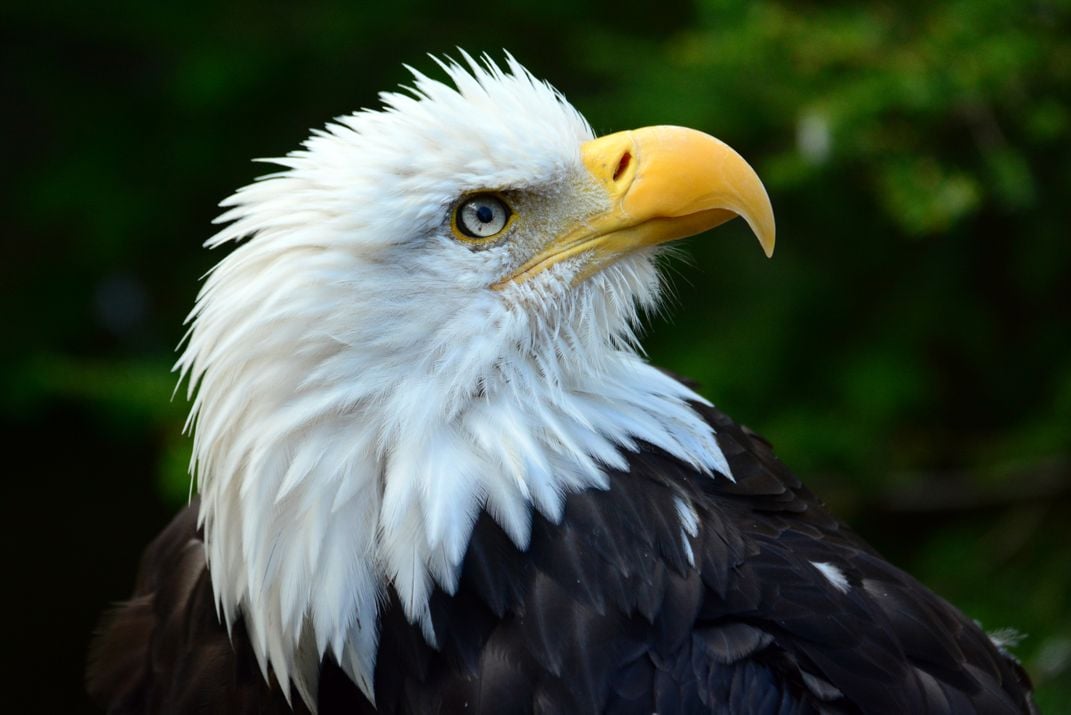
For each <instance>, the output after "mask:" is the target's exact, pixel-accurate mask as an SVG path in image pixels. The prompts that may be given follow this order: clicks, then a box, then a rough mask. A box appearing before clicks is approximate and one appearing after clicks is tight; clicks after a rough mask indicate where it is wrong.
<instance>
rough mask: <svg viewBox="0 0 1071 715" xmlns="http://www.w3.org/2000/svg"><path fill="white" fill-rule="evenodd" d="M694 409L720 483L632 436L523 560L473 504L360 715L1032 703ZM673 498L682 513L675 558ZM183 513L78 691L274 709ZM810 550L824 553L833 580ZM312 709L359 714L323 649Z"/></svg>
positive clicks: (277, 705)
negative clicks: (431, 628)
mask: <svg viewBox="0 0 1071 715" xmlns="http://www.w3.org/2000/svg"><path fill="white" fill-rule="evenodd" d="M698 409H700V410H702V411H703V412H704V414H705V415H706V417H707V419H708V420H709V421H710V422H711V423H712V424H713V425H714V426H715V428H716V429H717V431H718V441H719V443H720V444H721V446H722V449H723V451H724V452H725V454H726V457H727V458H728V460H729V463H730V465H731V467H732V469H733V473H734V476H735V477H736V483H735V484H734V483H731V482H729V481H728V480H726V479H723V478H720V477H715V478H711V477H709V476H706V475H702V474H699V473H697V472H695V471H694V470H693V469H691V468H690V467H688V466H687V465H684V464H682V463H681V462H679V461H677V460H675V459H674V458H672V457H670V456H668V455H666V454H665V453H662V452H660V451H658V450H655V449H653V448H648V449H645V450H642V451H641V452H639V453H637V454H635V455H631V457H630V471H629V472H627V473H621V472H615V473H613V474H612V475H611V484H612V486H611V488H610V489H609V490H608V491H587V492H583V493H579V494H574V495H572V496H570V497H569V499H568V502H567V506H566V512H565V518H564V519H563V521H562V523H561V524H551V523H549V522H547V521H546V520H544V519H542V518H541V517H536V518H535V520H534V528H533V535H532V542H531V546H530V548H529V549H528V550H527V551H526V552H520V551H518V550H517V549H516V548H515V547H514V546H513V544H512V543H511V542H510V540H509V539H508V538H507V536H506V535H505V534H504V533H503V532H502V530H501V529H499V528H498V526H497V525H496V524H495V523H494V522H493V520H491V519H490V517H488V516H487V515H486V514H485V515H483V516H482V517H481V518H480V520H479V521H478V523H477V526H476V529H475V531H474V533H473V537H472V541H471V544H470V547H469V551H468V553H467V555H466V558H465V562H464V566H463V571H462V577H461V583H460V587H459V589H458V592H457V594H455V595H454V596H447V595H446V594H444V593H442V592H439V591H437V592H436V593H435V594H434V596H433V598H432V613H433V621H434V625H435V630H436V633H437V635H438V640H439V643H440V650H438V651H436V650H433V649H431V648H430V647H428V646H427V645H426V643H425V642H424V640H423V638H422V637H421V635H420V631H419V629H418V628H416V627H414V626H412V625H410V624H409V623H407V622H406V621H405V619H404V618H403V616H402V614H401V609H400V607H399V606H398V604H397V601H396V598H394V597H393V594H392V599H391V601H390V602H389V603H387V604H386V606H385V608H384V610H383V613H382V623H381V637H380V648H379V653H378V659H377V667H376V675H375V690H376V699H377V705H378V712H380V713H453V712H470V713H562V714H563V715H564V714H570V713H589V712H590V713H594V712H612V713H651V712H658V713H661V714H662V715H673V714H675V713H735V714H736V715H746V714H748V713H814V712H828V713H895V714H897V715H900V714H902V713H972V712H978V713H1023V712H1031V711H1032V710H1033V706H1032V701H1031V698H1030V684H1029V681H1028V679H1027V677H1026V675H1025V673H1024V672H1023V671H1022V669H1021V668H1020V667H1019V665H1018V664H1017V663H1016V662H1015V661H1014V660H1013V659H1012V658H1011V657H1010V656H1008V655H1007V654H1005V653H1003V652H1002V651H1000V650H999V649H998V648H997V647H995V646H994V645H993V644H992V643H991V642H990V640H989V639H988V638H987V637H986V635H985V634H984V633H983V632H982V631H981V630H980V629H979V627H978V626H977V625H976V624H975V623H973V622H972V621H971V620H970V619H969V618H967V617H966V616H964V615H963V614H962V613H960V612H959V611H957V610H956V609H955V608H953V607H952V606H950V605H949V604H947V603H946V602H945V601H943V600H942V599H940V598H939V597H938V596H936V595H934V594H933V593H931V592H930V591H928V590H927V589H926V588H925V587H923V586H922V585H920V584H919V583H917V582H916V581H915V580H914V579H912V578H911V577H910V576H908V575H907V574H905V573H903V572H902V571H900V570H898V569H896V568H895V567H893V566H891V565H889V564H888V563H887V562H885V561H884V560H882V559H881V557H880V556H878V555H877V554H876V553H875V552H874V551H873V550H872V549H870V548H869V547H868V546H867V545H866V544H864V543H863V542H862V541H861V540H860V539H859V538H858V537H857V536H855V535H854V534H853V533H852V532H851V531H849V530H848V529H846V528H845V527H843V526H842V525H840V524H839V523H838V522H837V521H835V520H834V519H833V518H832V517H830V516H829V515H828V513H827V512H826V511H825V509H824V508H823V507H822V506H821V505H820V503H819V502H818V501H817V500H816V499H815V498H814V497H813V496H812V495H811V494H810V492H808V491H807V490H806V488H804V487H803V486H802V485H801V484H800V482H799V481H798V480H797V479H796V478H795V477H794V476H792V474H791V473H789V472H788V470H787V469H786V468H785V467H784V466H783V465H782V464H781V463H780V462H778V461H777V459H776V458H775V457H774V456H773V454H772V452H771V450H770V448H769V446H768V445H767V444H766V443H765V442H764V441H762V440H761V439H760V438H757V437H755V436H754V435H752V434H751V433H749V432H747V431H746V430H744V429H742V428H740V427H738V426H737V425H735V424H734V423H733V422H732V421H731V420H729V419H728V418H727V417H726V416H725V415H723V414H722V413H720V412H718V411H716V410H714V409H705V408H698ZM675 497H683V498H684V499H686V500H687V501H688V502H690V503H691V504H692V505H693V507H694V508H695V510H696V511H697V512H698V514H699V516H700V531H699V534H698V536H697V537H695V538H690V539H689V542H690V546H691V550H692V552H693V554H694V562H695V566H694V568H693V567H692V566H690V565H689V561H688V554H687V551H686V547H685V544H684V541H683V538H682V531H681V524H680V519H679V517H678V514H677V511H676V508H675V505H674V498H675ZM195 510H196V504H194V505H192V506H191V507H189V508H187V509H186V510H184V511H183V512H182V513H180V514H179V515H178V516H177V517H176V518H175V520H174V521H173V522H172V523H171V525H170V526H168V528H167V529H166V530H165V531H164V532H163V533H162V534H161V535H160V536H159V537H158V538H157V540H156V541H155V542H154V543H153V544H152V545H151V546H150V547H149V549H148V550H147V551H146V553H145V557H144V559H143V561H142V564H141V571H140V575H139V577H138V582H137V586H136V589H135V593H134V597H133V599H132V600H130V601H129V602H127V603H125V604H124V605H122V606H121V607H120V608H118V609H117V610H116V611H115V612H113V613H112V614H110V615H109V616H108V617H106V618H105V621H104V623H103V625H102V628H101V633H100V635H99V636H98V638H97V640H96V643H95V645H94V647H93V652H92V654H91V662H90V669H89V689H90V692H91V694H92V695H93V697H94V698H95V699H96V700H97V701H98V702H99V703H100V704H101V705H102V706H103V707H105V708H106V709H107V710H108V711H109V712H111V713H193V712H197V713H288V712H292V710H291V707H290V706H289V705H288V704H287V702H286V700H285V699H284V698H283V696H282V694H281V692H280V690H279V688H278V687H277V685H275V684H274V683H272V684H269V683H266V682H265V681H264V679H263V678H262V676H261V674H260V671H259V669H258V667H257V664H256V660H255V658H254V656H253V653H252V649H251V647H250V644H249V642H248V639H247V637H246V634H245V630H244V627H243V626H242V624H241V623H238V624H237V626H236V627H235V629H234V632H233V633H232V634H230V635H229V636H228V634H227V632H226V630H225V628H224V627H223V626H222V625H220V623H219V620H218V618H217V614H216V610H215V606H214V602H213V597H212V592H211V585H210V582H209V578H208V573H207V570H206V567H205V562H204V551H203V546H202V543H201V540H200V536H199V534H198V532H197V528H196V513H195ZM811 562H828V563H832V564H834V565H836V566H837V567H838V568H839V569H840V570H841V571H843V573H844V574H845V575H846V576H847V579H848V581H849V584H850V587H849V588H848V590H847V592H846V593H842V592H841V591H840V590H838V589H837V588H835V587H834V586H833V584H831V583H830V582H829V581H828V580H827V579H826V578H825V576H823V575H822V573H821V572H819V571H818V570H817V569H816V568H815V567H814V566H812V565H811ZM293 711H296V712H306V710H305V708H304V706H303V704H302V703H301V702H300V700H297V699H295V702H294V706H293ZM319 712H320V713H322V714H323V715H330V714H331V713H336V712H346V713H362V712H377V710H374V709H373V708H372V707H371V705H370V704H369V703H368V702H367V701H366V700H365V699H364V697H363V696H362V695H361V693H360V691H359V690H358V689H357V688H356V687H355V686H354V685H353V684H352V683H351V682H350V681H349V680H348V679H347V678H346V676H345V675H344V674H343V673H342V672H341V670H340V669H339V668H338V667H337V666H336V665H335V664H334V663H333V662H332V661H331V660H330V659H327V660H325V662H324V663H323V665H322V669H321V680H320V688H319Z"/></svg>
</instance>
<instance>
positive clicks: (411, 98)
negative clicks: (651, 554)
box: [177, 56, 728, 708]
mask: <svg viewBox="0 0 1071 715" xmlns="http://www.w3.org/2000/svg"><path fill="white" fill-rule="evenodd" d="M464 59H465V64H464V65H461V64H456V63H441V66H442V68H443V70H444V71H445V72H446V74H447V75H448V77H449V80H450V82H452V86H451V85H450V84H446V83H444V82H440V81H437V80H434V79H430V78H429V77H427V76H425V75H423V74H421V73H419V72H417V71H415V70H413V76H414V81H413V88H412V90H411V91H410V92H409V93H408V94H404V93H386V94H383V95H381V100H382V102H383V105H384V108H383V109H381V110H376V111H373V110H363V111H360V112H357V113H355V114H352V115H349V116H346V117H341V118H339V119H337V120H336V121H335V122H333V123H331V124H329V125H327V127H326V128H325V129H324V130H323V131H316V132H314V133H313V136H312V137H311V138H310V139H309V140H308V141H306V142H305V144H304V148H303V149H301V150H299V151H296V152H293V153H291V154H289V155H288V156H287V157H285V158H282V159H276V160H273V161H274V163H276V164H279V165H280V166H282V167H283V170H282V171H280V172H279V173H276V174H272V175H270V176H268V177H265V178H264V179H263V180H261V181H258V182H256V183H254V184H252V185H251V186H248V187H246V188H244V189H241V190H240V191H238V192H237V193H235V194H234V195H233V196H232V197H230V198H229V199H227V200H226V201H224V202H223V204H222V205H223V206H224V207H226V208H227V211H226V212H225V213H224V214H223V215H222V216H221V217H220V218H219V221H220V222H223V223H226V224H227V225H226V227H224V228H223V229H222V230H221V231H220V232H219V233H218V234H216V236H214V237H213V238H212V239H210V240H209V241H208V245H209V246H211V247H216V246H220V245H222V244H225V243H228V242H234V241H239V240H241V239H248V240H246V241H245V242H244V243H241V244H240V245H239V246H238V247H237V248H235V249H234V250H233V251H232V252H231V253H230V254H229V255H227V256H226V257H225V258H224V259H223V260H222V261H221V262H220V263H219V264H218V265H217V266H216V268H215V269H213V271H212V272H211V273H210V274H209V275H208V277H207V280H206V282H205V284H204V286H203V288H202V290H201V292H200V295H199V297H198V300H197V304H196V307H195V308H194V310H193V312H192V313H191V314H190V317H189V322H190V330H189V333H188V335H187V341H186V345H185V350H184V352H183V354H182V356H181V358H180V359H179V361H178V363H177V369H178V370H179V371H180V372H181V375H182V377H183V378H184V379H185V380H187V383H188V389H189V395H190V397H192V399H193V406H192V409H191V412H190V417H189V421H188V427H189V428H190V429H192V431H193V434H194V453H193V465H192V470H193V471H194V473H195V474H196V481H197V486H198V489H199V491H200V492H201V495H202V496H201V498H202V501H201V504H202V506H201V514H200V519H201V522H202V525H203V528H204V534H205V543H206V549H207V557H208V563H209V568H210V570H211V574H212V583H213V588H214V590H215V594H216V598H217V601H218V604H219V607H220V609H221V611H222V613H223V615H224V617H225V619H226V621H227V623H228V624H232V623H234V622H235V619H236V618H238V617H239V615H240V616H241V617H242V618H244V620H245V623H246V625H247V627H248V629H249V632H250V635H251V640H252V642H253V644H254V648H255V650H256V653H257V656H258V659H259V661H260V664H261V667H262V669H263V670H264V671H265V673H267V670H268V668H269V667H270V668H271V669H272V670H274V673H275V675H276V677H277V679H278V681H279V683H280V685H281V686H282V687H283V689H284V691H286V692H289V684H290V683H291V682H293V684H294V686H295V687H296V688H297V690H298V691H299V693H300V694H301V696H302V698H303V699H304V700H305V701H306V703H307V704H308V705H309V706H310V707H312V708H314V707H315V701H316V697H315V694H316V686H317V673H318V666H319V663H320V660H321V658H322V657H323V656H324V655H325V654H326V655H329V656H331V657H334V658H335V659H337V660H338V662H339V663H340V664H341V665H342V667H343V668H344V669H345V670H346V672H347V673H348V674H349V675H350V677H351V678H352V679H353V680H354V682H356V683H357V684H358V685H359V686H360V687H361V688H362V690H363V691H364V692H365V694H366V695H368V697H369V698H372V694H373V687H372V681H373V673H374V668H375V654H376V650H377V614H378V608H379V605H380V603H381V601H382V599H383V597H384V594H385V589H387V588H388V587H393V588H394V589H395V590H396V591H397V593H398V596H399V598H400V600H401V603H402V604H403V606H404V609H405V613H406V616H407V617H408V618H409V619H410V620H411V621H412V622H414V623H419V624H420V625H421V626H422V628H423V630H424V633H425V636H426V638H427V639H428V641H429V642H431V643H434V642H435V633H434V630H433V628H432V625H431V621H430V617H429V613H428V598H429V596H430V593H431V590H432V589H433V588H434V587H435V586H438V587H439V588H442V589H444V590H445V591H447V592H452V591H453V589H454V588H455V587H456V585H457V579H458V575H459V570H460V564H461V561H462V558H463V556H464V553H465V549H466V547H467V544H468V540H469V537H470V534H471V530H472V526H473V524H474V521H475V519H476V517H477V516H478V514H479V512H480V511H481V510H487V511H488V512H489V513H490V514H491V516H492V517H493V518H494V519H495V520H496V521H497V522H498V523H499V524H500V525H501V526H502V527H503V529H504V530H505V531H506V532H507V533H508V534H509V535H510V537H511V538H512V539H513V541H514V542H515V543H516V544H517V545H518V546H519V547H522V548H523V547H524V546H525V545H526V543H527V541H528V538H529V531H530V525H531V515H532V510H533V509H536V510H538V511H539V512H540V513H542V514H544V515H546V516H547V517H548V518H550V519H552V520H557V519H560V517H561V513H562V508H563V496H564V495H565V494H567V493H569V492H572V491H575V490H581V489H586V488H605V487H606V486H607V481H606V476H605V471H604V470H605V468H606V467H613V468H625V466H626V462H625V460H624V458H623V457H622V454H621V452H622V450H634V449H636V447H637V444H638V442H640V441H644V442H647V443H650V444H653V445H656V446H658V447H661V448H663V449H665V450H667V451H669V452H671V453H672V454H674V455H676V456H678V457H679V458H681V459H683V460H685V461H687V462H689V463H691V464H692V465H694V466H696V467H697V468H699V469H702V470H704V471H707V472H715V471H716V472H720V473H722V474H725V475H728V468H727V466H726V463H725V460H724V457H723V456H722V454H721V451H720V449H719V448H718V445H717V443H716V441H715V440H714V437H713V434H712V433H711V430H710V428H709V427H708V426H707V425H706V424H705V423H704V422H703V421H702V420H701V419H700V418H699V417H698V416H697V415H696V414H695V413H694V412H693V411H692V410H691V409H690V408H689V407H688V405H687V402H688V401H690V400H695V401H700V400H701V398H699V397H698V396H697V395H695V394H694V393H693V392H691V391H690V390H689V389H687V388H686V387H684V386H683V385H681V384H679V383H678V382H676V381H675V380H672V379H671V378H669V377H667V376H665V375H664V374H663V373H661V372H659V371H658V370H656V369H654V368H652V367H651V366H649V365H648V364H647V363H646V362H645V361H644V360H643V359H642V358H641V357H640V356H639V355H638V352H637V347H636V341H635V335H634V332H633V331H634V329H635V326H636V325H637V322H638V316H637V311H638V309H643V308H646V309H650V308H652V307H654V306H656V305H657V303H658V300H659V293H660V285H659V276H658V272H657V270H656V267H655V265H654V258H653V255H652V254H651V252H649V251H648V252H642V253H638V254H634V255H633V256H631V257H629V258H627V259H625V260H622V261H620V262H618V263H616V264H614V265H613V266H611V267H609V268H608V269H606V270H604V271H602V272H600V273H598V274H596V275H595V276H593V277H591V278H589V279H587V280H586V281H584V282H583V283H581V284H580V285H577V286H574V285H573V281H572V279H573V277H574V274H575V273H576V271H577V270H579V264H578V263H577V262H574V261H564V262H562V263H560V264H558V265H557V266H556V267H555V268H553V269H551V270H548V271H545V272H543V273H542V274H540V275H539V276H538V277H537V279H534V280H531V281H528V282H526V283H524V284H520V285H512V286H510V287H509V288H507V289H505V290H502V291H496V290H492V289H491V288H490V286H491V285H492V284H494V283H495V282H496V281H497V280H499V279H501V278H502V277H503V276H506V275H509V273H510V270H511V269H512V268H514V267H516V266H517V265H519V264H520V263H522V262H523V260H524V259H525V258H527V257H528V255H530V248H531V247H532V246H534V245H538V244H540V243H541V242H545V241H547V240H549V239H550V238H551V237H552V236H553V235H554V232H555V231H558V230H561V229H562V228H563V227H565V226H568V225H571V223H573V222H575V221H577V220H582V219H583V218H584V216H586V215H588V214H590V213H591V212H592V211H593V210H595V209H598V208H600V205H599V204H598V202H599V200H600V199H599V195H598V194H597V192H594V191H593V190H592V184H591V180H590V177H588V176H587V174H586V173H585V171H584V168H583V165H582V164H581V162H580V158H579V145H580V144H581V143H582V142H583V141H585V140H587V139H590V138H591V137H592V131H591V128H590V127H589V126H588V124H587V123H586V122H585V120H584V119H583V118H582V117H581V116H580V115H579V114H578V113H577V112H576V110H574V109H573V108H572V107H571V106H570V105H569V104H568V103H566V102H565V100H564V99H563V98H562V97H561V96H560V95H559V94H558V93H557V92H556V91H555V90H554V89H552V88H551V87H550V86H549V85H547V84H545V83H543V82H540V81H538V80H537V79H535V78H534V77H533V76H532V75H531V74H529V72H528V71H527V70H525V69H524V67H522V66H521V65H520V64H519V63H518V62H516V60H514V59H513V58H512V57H509V58H507V60H506V63H505V65H506V69H505V70H502V69H500V68H499V67H498V66H497V65H495V64H494V63H492V62H491V61H489V60H486V59H485V60H484V61H483V62H482V63H477V62H475V61H474V60H472V59H471V58H469V57H468V56H465V58H464ZM484 189H493V190H499V191H508V192H511V195H514V196H517V197H518V201H520V202H521V204H522V206H523V208H524V209H525V216H524V217H522V218H525V219H526V222H525V223H524V224H523V225H522V227H521V228H520V229H518V231H519V233H518V238H517V240H515V241H509V242H506V243H502V244H496V245H493V246H490V247H488V248H486V249H483V250H473V249H472V248H471V247H468V246H464V245H462V244H460V243H459V242H458V241H456V240H454V238H453V237H452V234H451V232H450V229H449V217H450V212H451V208H452V206H453V205H454V204H455V203H456V202H457V201H458V199H459V197H461V196H464V195H465V194H467V193H469V192H472V191H477V190H484Z"/></svg>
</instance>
